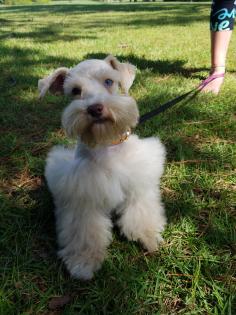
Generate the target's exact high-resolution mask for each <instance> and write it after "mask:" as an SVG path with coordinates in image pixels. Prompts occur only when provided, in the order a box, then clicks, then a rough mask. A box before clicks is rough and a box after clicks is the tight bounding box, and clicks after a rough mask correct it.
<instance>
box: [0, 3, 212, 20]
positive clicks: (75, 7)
mask: <svg viewBox="0 0 236 315" xmlns="http://www.w3.org/2000/svg"><path fill="white" fill-rule="evenodd" d="M207 6H209V4H207ZM202 7H203V5H202V4H201V5H198V4H192V5H191V6H190V5H189V4H184V3H183V4H181V5H179V4H177V5H176V4H171V5H170V4H164V3H161V4H151V3H148V4H147V3H146V4H145V3H137V4H130V3H126V4H121V3H119V4H114V3H113V4H107V3H100V4H97V3H95V4H89V3H88V4H73V3H71V4H62V5H60V4H51V5H48V4H46V5H24V6H17V5H15V6H8V7H7V6H5V7H2V8H1V11H3V12H6V13H7V12H9V13H10V12H11V13H14V12H16V13H19V12H21V13H27V12H29V13H34V12H36V13H40V12H43V13H45V12H47V13H62V14H74V13H79V12H82V13H97V12H100V13H101V12H143V11H144V12H145V11H146V12H149V11H151V12H160V11H167V12H168V11H170V12H171V11H175V12H176V13H177V14H180V15H181V16H182V17H185V16H187V15H191V14H194V15H197V13H199V12H200V11H201V10H202ZM2 21H3V23H7V21H6V20H4V19H2Z"/></svg>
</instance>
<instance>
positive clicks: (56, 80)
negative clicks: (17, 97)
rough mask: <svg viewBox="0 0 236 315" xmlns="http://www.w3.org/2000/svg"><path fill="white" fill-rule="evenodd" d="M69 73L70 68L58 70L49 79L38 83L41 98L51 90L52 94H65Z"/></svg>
mask: <svg viewBox="0 0 236 315" xmlns="http://www.w3.org/2000/svg"><path fill="white" fill-rule="evenodd" d="M68 72H69V69H68V68H58V69H57V70H56V71H54V72H53V73H52V74H50V75H49V76H48V77H46V78H44V79H41V80H39V81H38V89H39V97H40V98H42V97H44V95H45V94H46V93H47V91H48V90H49V91H50V92H51V93H52V94H63V92H64V91H63V85H64V81H65V78H66V76H67V74H68Z"/></svg>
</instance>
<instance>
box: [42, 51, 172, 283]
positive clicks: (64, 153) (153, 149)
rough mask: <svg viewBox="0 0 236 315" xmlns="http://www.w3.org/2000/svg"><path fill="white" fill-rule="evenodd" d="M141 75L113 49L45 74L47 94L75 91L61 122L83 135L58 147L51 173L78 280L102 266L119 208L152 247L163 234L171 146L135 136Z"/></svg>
mask: <svg viewBox="0 0 236 315" xmlns="http://www.w3.org/2000/svg"><path fill="white" fill-rule="evenodd" d="M134 77H135V67H134V66H132V65H131V64H128V63H120V62H119V61H118V60H117V59H116V58H115V57H113V56H108V57H107V58H106V59H104V60H95V59H93V60H86V61H83V62H81V63H79V64H78V65H77V66H75V67H74V68H72V69H68V68H59V69H57V70H56V71H55V72H54V73H52V74H51V75H50V76H48V77H46V78H44V79H42V80H39V91H40V96H41V97H42V96H44V95H45V93H46V92H47V91H48V90H50V91H51V92H53V93H57V92H62V93H64V94H67V95H72V96H73V98H74V99H73V101H72V102H71V103H70V104H69V106H68V107H67V108H66V109H65V111H64V113H63V116H62V124H63V127H64V129H65V131H66V133H67V134H68V136H71V137H76V138H79V140H78V145H77V147H76V148H74V149H66V148H64V147H62V146H56V147H54V148H53V149H52V150H51V152H50V153H49V155H48V158H47V162H46V171H45V176H46V179H47V183H48V186H49V188H50V190H51V192H52V194H53V197H54V201H55V205H56V211H55V212H56V225H57V234H58V243H59V248H60V250H59V256H60V257H61V258H62V260H63V261H64V263H65V264H66V266H67V269H68V270H69V272H70V274H71V275H72V276H73V277H76V278H79V279H84V280H87V279H91V278H92V277H93V274H94V272H95V271H97V270H98V269H99V268H100V267H101V264H102V262H103V260H104V258H105V255H106V249H107V247H108V245H109V244H110V242H111V240H112V220H111V215H112V213H113V212H114V211H115V212H116V213H117V214H118V217H119V219H118V222H117V224H118V226H119V227H120V230H121V232H122V233H123V234H124V235H125V236H126V237H127V238H128V239H129V240H134V241H139V242H141V244H142V245H143V246H144V247H145V248H146V249H147V250H148V251H150V252H151V251H155V250H156V249H157V245H158V243H160V242H161V241H162V237H161V232H162V231H163V229H164V226H165V223H166V218H165V214H164V208H163V206H162V203H161V197H160V188H159V184H160V177H161V175H162V173H163V168H164V160H165V149H164V147H163V145H162V144H161V142H160V141H159V140H158V139H157V138H147V139H139V138H138V137H137V136H136V135H130V128H132V127H135V126H136V124H137V122H138V118H139V113H138V109H137V105H136V102H135V100H134V99H133V98H132V97H130V96H128V90H129V88H130V87H131V85H132V83H133V80H134ZM120 88H121V90H122V91H123V92H124V94H121V93H120Z"/></svg>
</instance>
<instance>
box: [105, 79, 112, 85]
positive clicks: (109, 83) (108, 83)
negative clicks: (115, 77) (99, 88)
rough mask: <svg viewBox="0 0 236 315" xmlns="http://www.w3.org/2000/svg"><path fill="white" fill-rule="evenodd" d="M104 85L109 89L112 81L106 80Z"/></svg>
mask: <svg viewBox="0 0 236 315" xmlns="http://www.w3.org/2000/svg"><path fill="white" fill-rule="evenodd" d="M104 84H105V86H107V87H111V86H112V84H113V81H112V80H111V79H106V80H105V81H104Z"/></svg>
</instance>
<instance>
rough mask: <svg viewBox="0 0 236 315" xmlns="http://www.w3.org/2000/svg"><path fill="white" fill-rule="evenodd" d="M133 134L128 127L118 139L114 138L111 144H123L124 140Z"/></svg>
mask: <svg viewBox="0 0 236 315" xmlns="http://www.w3.org/2000/svg"><path fill="white" fill-rule="evenodd" d="M130 135H131V129H130V128H129V129H127V130H126V131H125V132H124V133H123V134H122V135H121V137H120V138H119V139H118V140H114V141H113V142H112V143H111V145H117V144H121V143H123V142H124V141H126V140H128V138H129V136H130Z"/></svg>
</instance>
